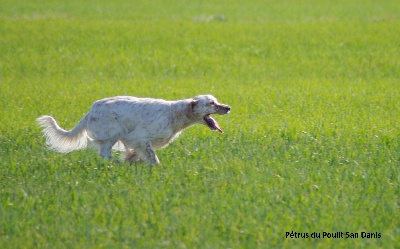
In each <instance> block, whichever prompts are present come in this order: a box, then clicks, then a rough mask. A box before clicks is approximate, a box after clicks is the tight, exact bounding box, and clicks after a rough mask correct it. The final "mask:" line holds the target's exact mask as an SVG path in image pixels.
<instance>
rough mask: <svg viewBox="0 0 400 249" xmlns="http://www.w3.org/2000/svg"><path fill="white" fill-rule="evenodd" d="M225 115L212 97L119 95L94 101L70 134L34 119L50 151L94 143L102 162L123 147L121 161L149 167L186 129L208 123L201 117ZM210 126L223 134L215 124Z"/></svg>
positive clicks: (51, 121) (45, 119)
mask: <svg viewBox="0 0 400 249" xmlns="http://www.w3.org/2000/svg"><path fill="white" fill-rule="evenodd" d="M229 111H230V107H229V106H227V105H223V104H219V103H218V101H217V99H216V98H215V97H213V96H211V95H200V96H197V97H195V98H193V99H185V100H177V101H166V100H162V99H151V98H136V97H130V96H118V97H111V98H106V99H102V100H98V101H96V102H95V103H93V105H92V108H91V109H90V111H89V112H88V113H87V114H86V115H85V116H84V117H83V118H82V120H81V121H80V122H79V123H78V125H77V126H75V128H73V129H72V130H70V131H66V130H64V129H62V128H61V127H60V126H59V125H58V124H57V122H56V121H55V120H54V118H53V117H51V116H42V117H40V118H38V119H37V120H38V122H39V125H40V126H41V127H43V128H44V130H43V132H44V135H45V137H46V143H47V145H48V147H49V148H50V149H52V150H54V151H57V152H61V153H67V152H71V151H73V150H79V149H83V148H85V147H87V145H88V141H91V142H93V143H94V144H96V145H98V147H99V149H100V155H101V157H103V158H108V159H111V158H112V154H111V150H112V148H113V147H114V148H115V149H119V150H122V149H124V150H125V152H126V153H125V156H126V157H125V160H127V161H129V162H131V163H134V162H136V161H138V160H144V161H145V162H147V163H149V164H151V165H153V164H158V163H159V160H158V158H157V155H156V154H155V150H156V149H159V148H162V147H165V146H167V145H168V144H170V143H171V142H172V141H173V140H174V139H175V138H176V137H177V136H178V135H179V134H180V133H181V132H182V131H183V130H184V129H185V128H187V127H189V126H191V125H194V124H205V125H207V123H206V121H205V119H204V117H205V116H208V115H209V114H227V113H229ZM212 121H213V122H215V120H213V119H212ZM209 127H210V128H211V129H213V130H216V129H217V130H219V131H220V132H222V130H221V129H220V128H219V126H218V124H217V123H216V122H215V123H213V124H211V125H209ZM121 144H122V145H123V146H120V145H121Z"/></svg>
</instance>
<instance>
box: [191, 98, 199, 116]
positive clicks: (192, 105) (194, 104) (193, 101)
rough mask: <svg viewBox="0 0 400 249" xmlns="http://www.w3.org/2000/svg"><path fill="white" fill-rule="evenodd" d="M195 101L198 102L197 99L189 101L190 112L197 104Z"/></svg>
mask: <svg viewBox="0 0 400 249" xmlns="http://www.w3.org/2000/svg"><path fill="white" fill-rule="evenodd" d="M197 102H199V101H198V100H197V99H192V101H191V102H190V112H191V113H192V114H193V108H194V107H195V106H196V105H197Z"/></svg>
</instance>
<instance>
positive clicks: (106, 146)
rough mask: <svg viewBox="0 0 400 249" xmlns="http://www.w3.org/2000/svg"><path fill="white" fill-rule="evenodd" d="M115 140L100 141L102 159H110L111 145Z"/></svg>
mask: <svg viewBox="0 0 400 249" xmlns="http://www.w3.org/2000/svg"><path fill="white" fill-rule="evenodd" d="M115 143H116V141H114V140H108V141H103V142H101V143H100V156H101V157H102V158H104V159H112V154H111V151H112V147H113V146H114V144H115Z"/></svg>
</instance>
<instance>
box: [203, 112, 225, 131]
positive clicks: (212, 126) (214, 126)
mask: <svg viewBox="0 0 400 249" xmlns="http://www.w3.org/2000/svg"><path fill="white" fill-rule="evenodd" d="M204 121H206V124H207V126H208V128H210V129H211V130H213V131H215V130H218V131H219V132H221V133H223V131H222V130H221V128H220V127H219V125H218V123H217V121H215V119H213V118H212V117H211V116H210V114H208V115H205V116H204Z"/></svg>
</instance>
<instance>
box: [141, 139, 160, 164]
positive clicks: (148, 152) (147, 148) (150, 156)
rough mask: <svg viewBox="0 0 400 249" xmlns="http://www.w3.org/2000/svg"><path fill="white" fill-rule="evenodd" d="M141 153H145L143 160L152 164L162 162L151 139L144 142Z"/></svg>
mask: <svg viewBox="0 0 400 249" xmlns="http://www.w3.org/2000/svg"><path fill="white" fill-rule="evenodd" d="M140 150H141V152H142V153H141V154H143V157H144V158H143V160H145V161H146V162H147V163H148V164H150V165H156V164H159V163H160V160H158V157H157V155H156V152H155V150H154V148H153V145H152V144H151V142H150V141H147V142H144V143H142V144H141V145H140Z"/></svg>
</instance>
